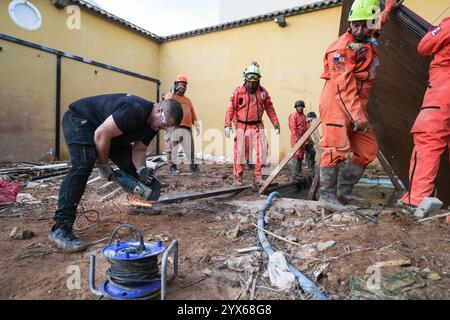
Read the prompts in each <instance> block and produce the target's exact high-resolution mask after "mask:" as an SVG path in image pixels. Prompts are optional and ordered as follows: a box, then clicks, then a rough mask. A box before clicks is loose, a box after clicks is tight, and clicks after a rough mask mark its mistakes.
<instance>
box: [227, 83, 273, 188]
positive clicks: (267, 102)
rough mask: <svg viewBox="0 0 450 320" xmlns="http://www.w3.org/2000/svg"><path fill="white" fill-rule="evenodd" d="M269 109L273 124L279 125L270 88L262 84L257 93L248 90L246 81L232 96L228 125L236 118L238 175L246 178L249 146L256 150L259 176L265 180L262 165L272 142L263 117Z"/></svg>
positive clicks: (235, 171) (238, 178)
mask: <svg viewBox="0 0 450 320" xmlns="http://www.w3.org/2000/svg"><path fill="white" fill-rule="evenodd" d="M264 111H266V112H267V116H268V117H269V119H270V121H271V122H272V124H273V125H274V126H275V125H279V124H280V122H279V121H278V117H277V114H276V112H275V109H274V107H273V104H272V100H271V98H270V96H269V93H268V92H267V90H266V89H265V88H263V87H261V86H260V87H259V88H258V89H257V91H256V93H255V94H251V93H250V92H248V91H247V89H246V87H245V84H242V85H240V86H239V87H237V88H236V89H235V90H234V91H233V94H232V96H231V99H230V104H229V106H228V108H227V112H226V118H225V127H231V124H232V121H233V119H234V118H235V119H236V122H235V124H236V135H235V138H234V178H235V180H237V181H241V180H242V176H243V173H244V165H245V153H246V152H245V151H246V149H249V150H253V149H254V150H255V151H256V164H255V177H256V179H261V178H262V175H261V168H262V166H263V165H264V164H265V162H266V159H267V155H268V142H267V139H266V136H265V134H264V124H263V121H262V117H263V115H264Z"/></svg>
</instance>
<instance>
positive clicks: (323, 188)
mask: <svg viewBox="0 0 450 320" xmlns="http://www.w3.org/2000/svg"><path fill="white" fill-rule="evenodd" d="M338 172H339V167H337V166H333V167H332V166H322V167H320V199H319V206H320V207H321V208H323V209H327V210H330V211H333V212H336V211H345V210H347V207H345V206H344V205H343V204H342V203H340V202H339V201H338V199H337V198H336V190H337V182H338Z"/></svg>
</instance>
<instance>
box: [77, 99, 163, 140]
mask: <svg viewBox="0 0 450 320" xmlns="http://www.w3.org/2000/svg"><path fill="white" fill-rule="evenodd" d="M153 106H154V103H153V102H151V101H148V100H145V99H142V98H140V97H137V96H133V95H127V94H125V93H121V94H105V95H101V96H95V97H88V98H84V99H81V100H78V101H76V102H74V103H72V104H71V105H70V107H69V108H70V110H72V111H73V112H75V113H77V114H79V115H81V116H83V117H85V118H86V120H87V121H88V122H89V123H90V124H91V125H92V126H93V127H94V128H95V129H97V128H98V127H99V126H100V125H101V124H102V123H103V122H104V121H105V120H106V119H107V118H108V117H109V116H111V115H112V117H113V119H114V122H115V123H116V125H117V127H118V128H119V129H120V131H122V132H123V134H122V135H121V136H118V137H115V138H113V139H112V140H111V143H112V144H115V145H121V144H129V143H131V142H136V141H142V143H144V144H145V145H147V146H148V145H149V144H150V142H151V141H152V139H153V138H154V137H155V135H156V133H157V132H156V131H155V130H153V129H152V128H151V127H150V126H149V125H148V123H147V120H148V117H149V115H150V112H151V111H152V110H153Z"/></svg>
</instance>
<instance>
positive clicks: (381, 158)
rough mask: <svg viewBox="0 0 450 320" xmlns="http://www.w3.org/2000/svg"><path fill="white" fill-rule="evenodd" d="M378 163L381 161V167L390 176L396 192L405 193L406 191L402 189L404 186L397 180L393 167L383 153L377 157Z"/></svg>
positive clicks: (379, 153)
mask: <svg viewBox="0 0 450 320" xmlns="http://www.w3.org/2000/svg"><path fill="white" fill-rule="evenodd" d="M377 158H378V161H380V164H381V166H382V167H383V169H384V172H386V174H387V175H388V177H389V179H390V180H391V182H392V184H393V185H394V187H395V190H397V191H405V189H404V188H403V187H402V185H401V184H400V183H399V182H398V180H397V178H395V174H394V170H392V167H391V165H390V164H389V162H388V161H387V159H386V157H385V156H384V155H383V153H381V151H379V152H378V155H377Z"/></svg>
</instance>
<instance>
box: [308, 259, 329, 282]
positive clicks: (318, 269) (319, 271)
mask: <svg viewBox="0 0 450 320" xmlns="http://www.w3.org/2000/svg"><path fill="white" fill-rule="evenodd" d="M329 265H330V264H329V263H321V264H319V265H317V266H315V267H314V268H313V270H312V274H313V275H314V279H315V281H319V279H320V278H321V277H322V275H323V273H324V272H325V270H326V268H327V267H328V266H329Z"/></svg>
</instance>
